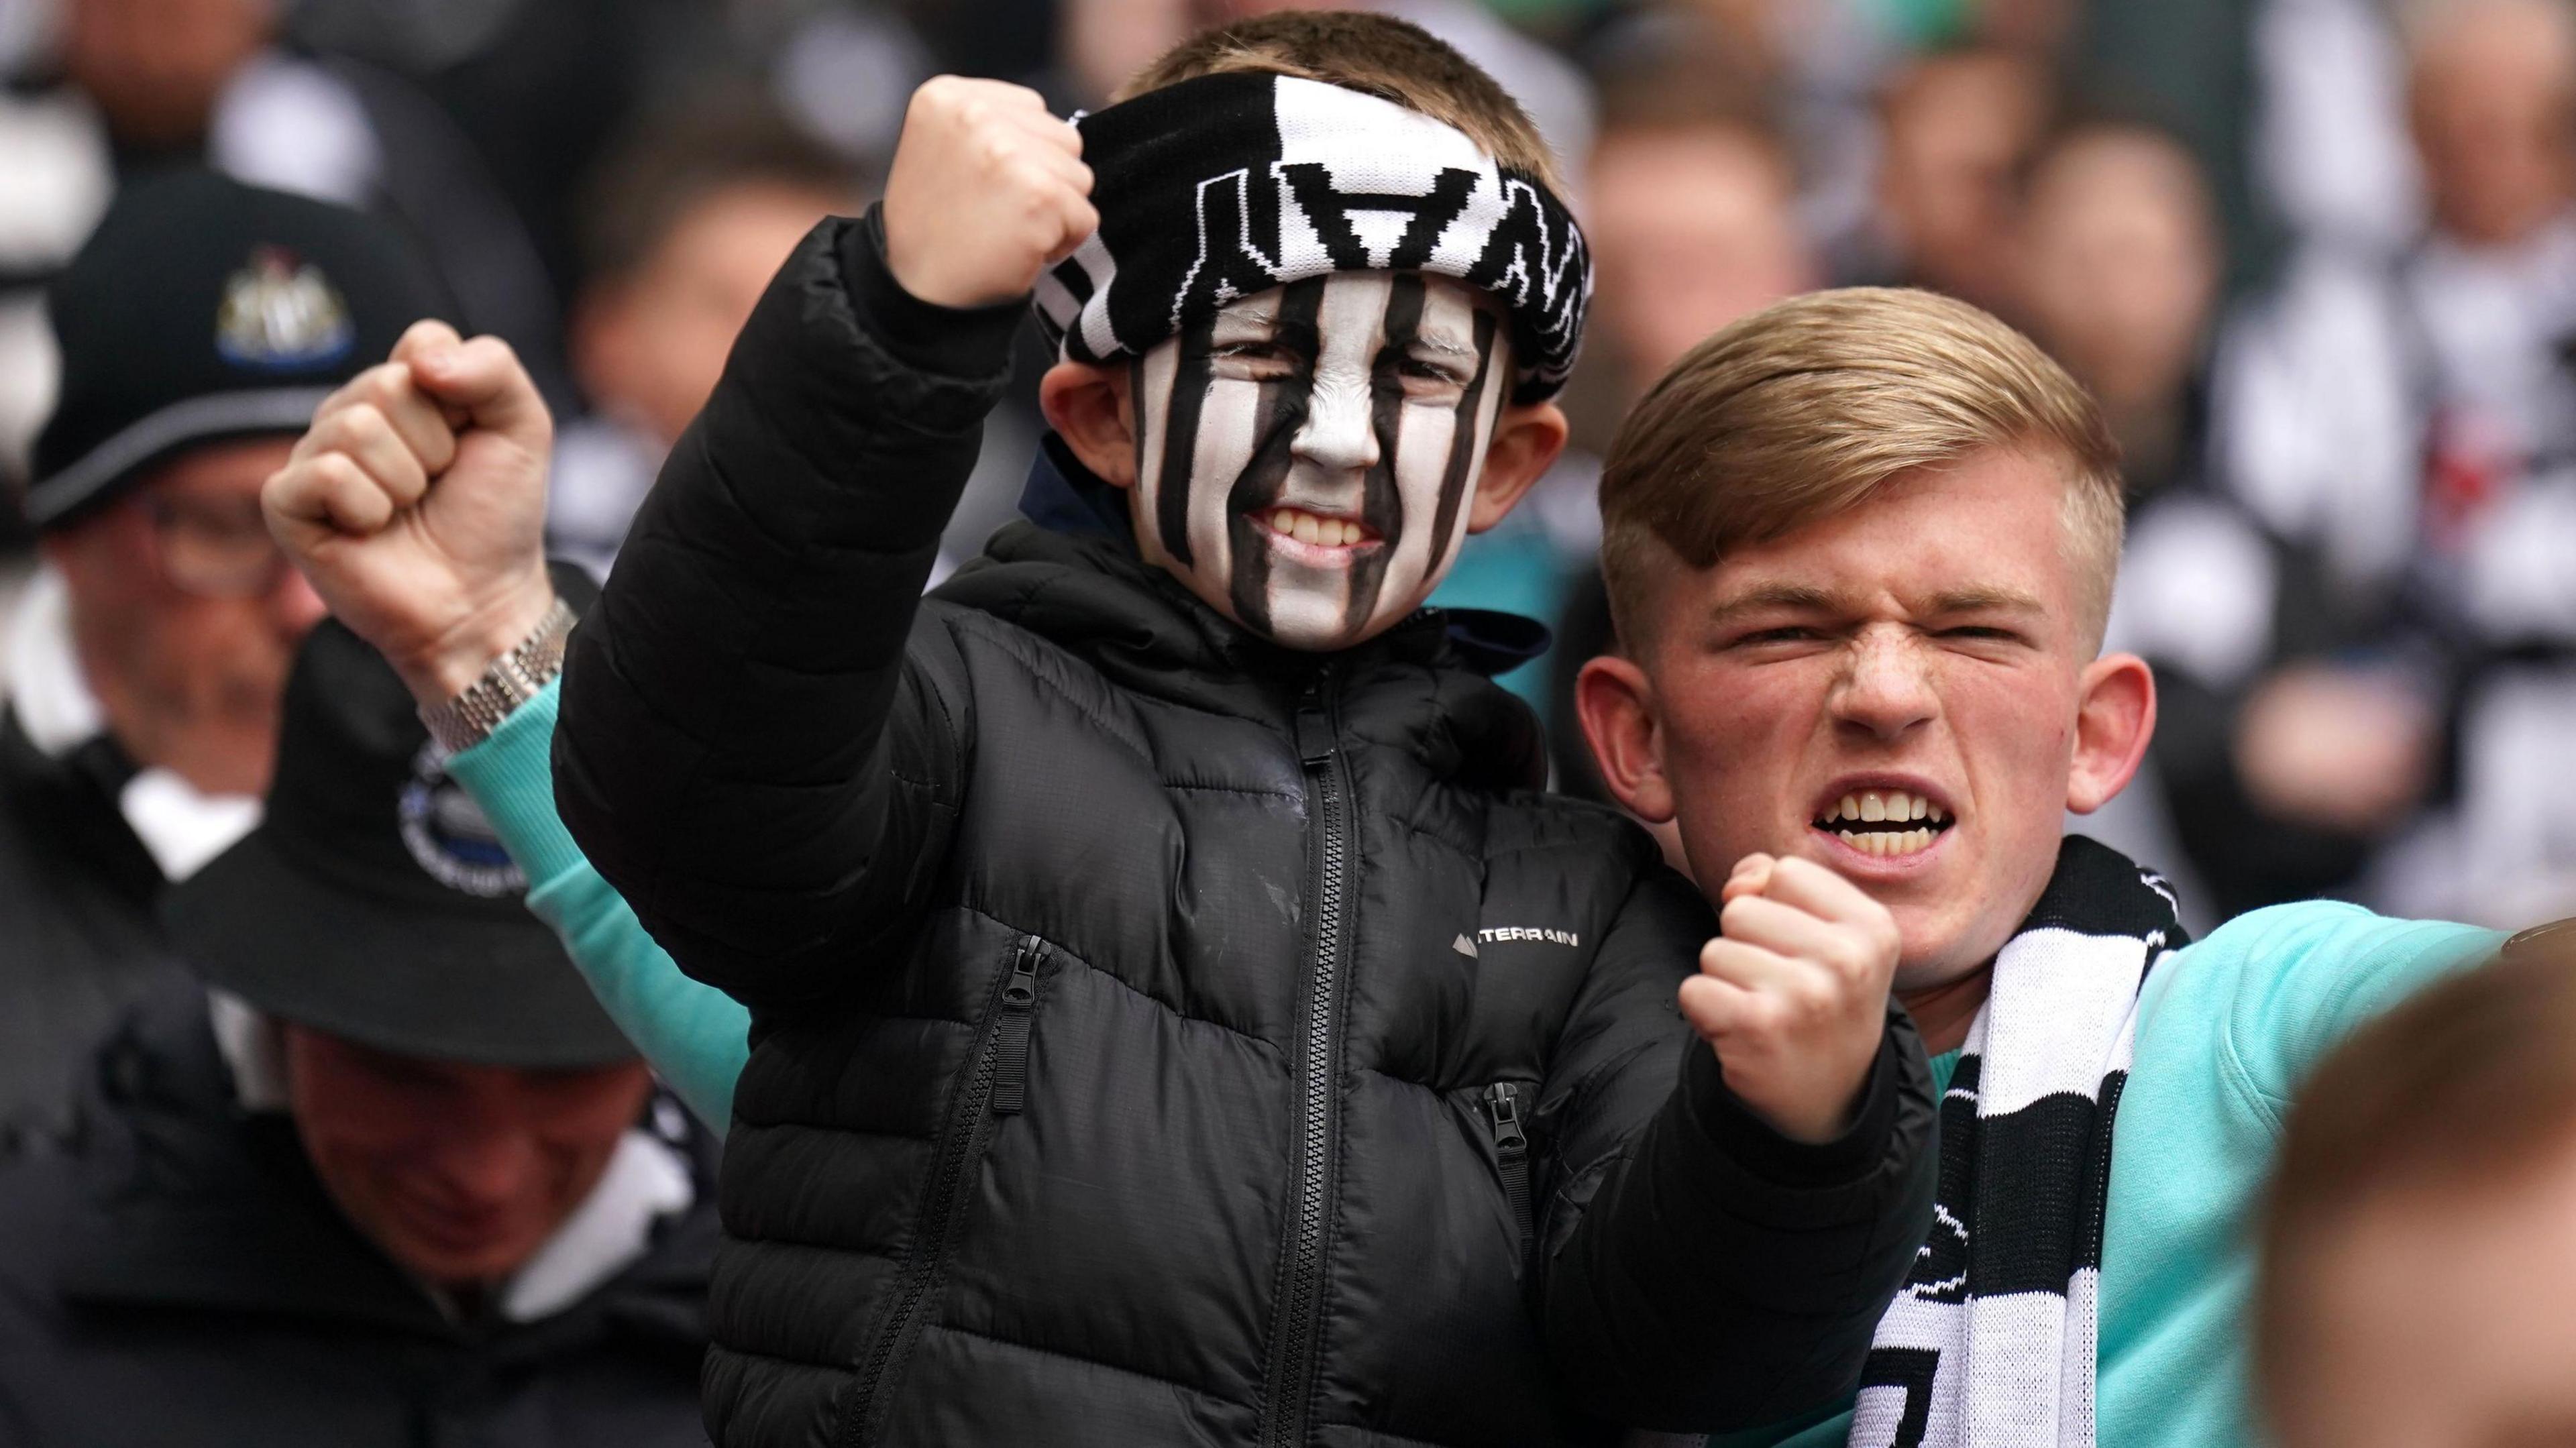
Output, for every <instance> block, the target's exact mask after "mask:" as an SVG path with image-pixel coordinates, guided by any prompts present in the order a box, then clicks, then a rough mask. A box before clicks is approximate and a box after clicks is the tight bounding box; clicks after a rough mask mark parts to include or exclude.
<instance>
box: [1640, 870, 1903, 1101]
mask: <svg viewBox="0 0 2576 1448" xmlns="http://www.w3.org/2000/svg"><path fill="white" fill-rule="evenodd" d="M1721 898H1722V900H1723V909H1722V910H1721V911H1720V912H1719V915H1718V921H1719V924H1720V925H1721V927H1722V928H1723V929H1724V930H1725V932H1726V933H1725V934H1723V935H1721V936H1719V937H1718V938H1717V939H1715V940H1712V941H1710V942H1709V943H1708V944H1707V946H1706V947H1705V948H1703V949H1702V950H1701V951H1700V953H1699V968H1700V973H1699V974H1698V975H1696V976H1694V977H1692V978H1691V979H1689V980H1687V981H1684V982H1682V988H1681V1009H1682V1014H1683V1016H1685V1017H1687V1018H1688V1019H1689V1021H1690V1023H1691V1027H1692V1029H1694V1030H1696V1031H1698V1032H1699V1034H1700V1036H1701V1038H1702V1039H1704V1040H1706V1041H1707V1042H1708V1043H1709V1045H1710V1046H1711V1047H1713V1048H1715V1050H1716V1051H1717V1059H1718V1062H1719V1064H1720V1065H1722V1066H1724V1067H1725V1068H1726V1084H1727V1086H1728V1087H1729V1088H1730V1089H1732V1090H1733V1091H1734V1092H1735V1094H1736V1096H1737V1098H1738V1099H1740V1100H1742V1101H1743V1102H1744V1104H1745V1105H1747V1106H1749V1107H1751V1108H1753V1111H1754V1113H1755V1114H1756V1115H1759V1116H1760V1117H1761V1118H1762V1119H1763V1120H1765V1121H1767V1122H1769V1123H1770V1124H1771V1125H1772V1126H1773V1128H1775V1129H1776V1130H1778V1131H1779V1132H1780V1134H1781V1135H1783V1136H1786V1137H1788V1138H1790V1139H1791V1140H1793V1141H1803V1142H1810V1143H1814V1142H1824V1141H1830V1140H1832V1139H1833V1138H1834V1137H1836V1136H1838V1135H1840V1134H1841V1133H1842V1131H1843V1130H1844V1129H1845V1128H1846V1127H1847V1126H1849V1125H1850V1122H1851V1114H1852V1109H1853V1107H1854V1106H1855V1105H1856V1104H1857V1103H1858V1100H1859V1097H1860V1093H1861V1088H1862V1087H1863V1086H1864V1085H1865V1084H1866V1083H1867V1082H1868V1080H1869V1073H1870V1067H1871V1065H1872V1064H1873V1063H1874V1062H1875V1061H1876V1060H1877V1059H1878V1048H1879V1042H1880V1040H1881V1039H1882V1037H1884V1035H1885V1034H1886V1030H1887V992H1888V987H1889V985H1890V984H1891V983H1892V982H1893V981H1894V980H1895V978H1896V957H1897V953H1898V951H1899V948H1900V946H1901V944H1902V941H1901V939H1900V937H1899V936H1898V934H1897V929H1896V917H1895V916H1894V915H1892V914H1890V913H1888V909H1887V907H1886V906H1884V905H1881V904H1880V903H1878V902H1877V901H1876V900H1874V899H1872V898H1870V896H1869V895H1868V893H1867V892H1865V891H1863V890H1862V889H1861V888H1860V887H1859V886H1857V885H1855V884H1853V883H1851V882H1850V881H1849V880H1846V879H1844V878H1843V877H1842V876H1840V875H1837V874H1835V873H1834V872H1833V871H1832V870H1829V869H1827V868H1826V867H1824V866H1823V865H1819V864H1817V863H1815V862H1814V861H1812V860H1801V859H1797V858H1795V857H1790V858H1783V859H1774V858H1773V857H1772V856H1769V855H1747V856H1745V857H1744V858H1743V859H1741V860H1739V861H1737V862H1736V865H1735V873H1734V874H1732V875H1730V876H1728V877H1727V881H1726V885H1725V888H1724V890H1723V891H1722V892H1721Z"/></svg>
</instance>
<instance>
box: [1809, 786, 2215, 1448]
mask: <svg viewBox="0 0 2576 1448" xmlns="http://www.w3.org/2000/svg"><path fill="white" fill-rule="evenodd" d="M2188 943H2189V940H2188V938H2187V937H2186V935H2185V934H2184V932H2183V929H2182V927H2181V925H2180V924H2179V923H2178V922H2177V921H2176V918H2175V902H2174V898H2173V895H2172V892H2171V890H2170V889H2169V888H2168V887H2167V886H2166V885H2165V883H2164V881H2163V880H2162V879H2161V878H2160V877H2158V876H2157V875H2156V874H2155V873H2153V872H2152V871H2148V870H2143V869H2140V868H2139V867H2138V866H2137V865H2135V864H2133V863H2131V862H2130V861H2129V860H2128V859H2127V858H2126V857H2125V856H2123V855H2121V854H2119V853H2118V852H2116V851H2114V850H2111V849H2108V848H2106V847H2104V846H2102V845H2098V844H2095V843H2094V842H2093V841H2091V840H2088V839H2085V838H2083V837H2082V836H2080V835H2070V836H2068V837H2067V839H2066V842H2065V844H2064V845H2063V846H2062V847H2061V848H2060V850H2059V853H2058V858H2057V869H2056V872H2055V873H2054V874H2053V875H2051V876H2050V878H2049V882H2048V888H2047V889H2046V890H2045V891H2043V892H2042V893H2041V895H2040V899H2039V904H2038V905H2037V906H2036V907H2035V908H2034V909H2033V910H2032V911H2031V914H2030V917H2029V919H2027V920H2026V921H2024V922H2023V924H2022V926H2021V928H2020V929H2019V930H2018V931H2016V932H2015V933H2014V934H2013V937H2012V939H2011V940H2009V941H2007V942H2006V943H2005V945H2004V948H2003V950H2002V951H2001V953H1999V954H1998V955H1997V956H1996V957H1995V964H1994V983H1993V988H1992V993H1991V994H1990V995H1989V996H1988V997H1987V999H1986V1004H1985V1006H1984V1007H1983V1008H1982V1009H1981V1010H1979V1011H1978V1013H1977V1019H1976V1021H1975V1023H1974V1024H1973V1025H1972V1026H1971V1027H1970V1028H1969V1032H1968V1040H1967V1044H1966V1047H1965V1048H1964V1050H1963V1051H1962V1053H1961V1055H1960V1058H1959V1065H1958V1070H1957V1071H1956V1072H1955V1073H1954V1074H1953V1075H1952V1076H1951V1078H1950V1085H1949V1089H1948V1090H1947V1091H1946V1092H1945V1093H1944V1094H1943V1097H1942V1100H1941V1185H1940V1195H1939V1198H1938V1204H1937V1206H1936V1207H1935V1209H1934V1214H1933V1226H1932V1232H1931V1235H1930V1236H1929V1237H1928V1238H1927V1239H1926V1241H1925V1243H1924V1245H1923V1248H1922V1250H1921V1253H1920V1254H1919V1255H1918V1256H1917V1257H1916V1259H1915V1264H1914V1272H1913V1275H1912V1276H1911V1277H1910V1278H1909V1279H1908V1280H1907V1282H1906V1285H1905V1287H1904V1289H1903V1290H1902V1291H1900V1292H1899V1293H1898V1294H1897V1296H1896V1300H1895V1302H1894V1303H1892V1304H1891V1305H1890V1306H1889V1307H1888V1310H1887V1315H1886V1316H1885V1317H1883V1318H1881V1319H1880V1320H1879V1325H1878V1332H1877V1334H1876V1336H1875V1338H1874V1339H1873V1340H1872V1343H1871V1348H1870V1355H1869V1361H1868V1365H1867V1366H1866V1367H1865V1368H1864V1369H1863V1370H1862V1375H1861V1391H1860V1401H1859V1404H1858V1407H1857V1408H1856V1410H1855V1411H1854V1413H1853V1416H1852V1427H1851V1437H1850V1442H1851V1443H1852V1445H1853V1448H1957V1445H1966V1444H1974V1445H1976V1448H2091V1445H2092V1443H2093V1441H2094V1418H2093V1372H2094V1348H2095V1343H2096V1340H2097V1336H2098V1333H2097V1317H2096V1313H2097V1310H2098V1298H2099V1290H2100V1281H2101V1270H2102V1212H2103V1202H2104V1196H2105V1192H2106V1190H2107V1188H2108V1186H2109V1184H2110V1179H2111V1126H2112V1117H2113V1115H2114V1113H2116V1112H2117V1111H2118V1109H2119V1104H2120V1091H2121V1087H2122V1085H2123V1084H2124V1083H2125V1082H2126V1081H2127V1079H2128V1071H2129V1059H2130V1052H2131V1049H2132V1047H2133V1046H2134V1044H2135V1041H2136V1036H2137V1007H2138V991H2139V987H2140V986H2141V985H2143V984H2144V982H2145V980H2146V976H2147V971H2148V970H2149V969H2150V968H2151V967H2153V966H2154V964H2155V963H2156V962H2157V961H2158V960H2160V959H2162V958H2163V957H2164V956H2165V955H2166V954H2167V953H2168V952H2170V951H2172V950H2174V949H2177V948H2179V947H2181V946H2183V945H2185V944H2188Z"/></svg>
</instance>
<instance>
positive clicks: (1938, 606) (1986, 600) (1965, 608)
mask: <svg viewBox="0 0 2576 1448" xmlns="http://www.w3.org/2000/svg"><path fill="white" fill-rule="evenodd" d="M1917 612H1920V613H1926V614H1943V613H2046V612H2048V605H2046V604H2044V603H2041V602H2040V601H2039V600H2038V599H2036V598H2033V597H2031V596H2030V595H2029V594H2027V593H2024V592H2022V591H2021V590H2020V589H2017V588H1954V589H1951V590H1949V591H1947V592H1944V593H1936V594H1934V595H1932V596H1931V597H1930V598H1929V599H1926V600H1925V601H1924V606H1923V607H1922V608H1921V609H1919V610H1917Z"/></svg>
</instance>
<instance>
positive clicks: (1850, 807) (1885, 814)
mask: <svg viewBox="0 0 2576 1448" xmlns="http://www.w3.org/2000/svg"><path fill="white" fill-rule="evenodd" d="M1949 817H1950V816H1949V814H1948V812H1947V811H1945V810H1943V809H1942V808H1941V807H1940V806H1939V805H1936V804H1934V803H1933V802H1932V801H1930V800H1928V799H1925V798H1924V797H1923V796H1921V795H1919V794H1914V793H1911V792H1909V791H1906V790H1901V789H1869V790H1863V791H1861V792H1860V793H1858V794H1847V795H1844V796H1843V797H1842V798H1841V799H1840V800H1839V801H1837V802H1836V803H1835V805H1834V806H1833V807H1832V808H1830V809H1827V810H1826V811H1825V816H1824V822H1825V823H1827V824H1831V823H1832V822H1833V821H1835V820H1857V821H1860V822H1862V823H1864V824H1881V823H1887V822H1894V823H1900V824H1901V823H1903V822H1905V821H1907V820H1920V819H1928V820H1930V821H1931V822H1932V823H1934V824H1936V825H1937V824H1943V823H1946V822H1947V821H1948V820H1949Z"/></svg>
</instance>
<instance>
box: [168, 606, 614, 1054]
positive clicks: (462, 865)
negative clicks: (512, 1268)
mask: <svg viewBox="0 0 2576 1448" xmlns="http://www.w3.org/2000/svg"><path fill="white" fill-rule="evenodd" d="M554 572H555V587H556V589H557V591H558V592H560V593H562V594H563V596H564V598H565V600H566V601H567V602H571V603H574V604H575V605H576V606H578V605H582V604H586V603H587V602H588V601H589V599H590V598H591V597H592V596H593V594H594V593H595V590H594V589H592V588H591V587H590V585H589V583H588V580H586V579H582V578H580V577H579V576H578V574H577V572H576V570H573V569H571V568H568V567H565V566H563V565H557V566H556V568H555V570H554ZM526 891H527V881H526V879H525V877H524V876H522V875H521V874H520V873H519V870H518V867H517V866H515V865H513V864H512V863H511V862H510V859H509V856H508V855H506V854H505V853H503V852H502V850H501V847H500V845H499V843H498V842H497V841H496V840H495V839H494V838H493V836H492V832H491V829H490V826H489V825H488V824H486V823H485V821H484V819H483V815H482V811H480V810H479V809H477V808H475V806H474V803H473V801H472V800H471V799H470V798H468V797H467V796H466V794H465V792H464V790H463V788H462V787H460V786H459V785H458V784H457V783H456V782H455V781H454V780H453V779H451V778H449V777H448V774H447V771H446V768H445V763H444V759H443V758H442V756H441V755H440V753H439V751H438V748H437V746H436V745H434V744H432V743H431V742H430V738H429V731H428V730H426V729H425V728H423V727H422V726H421V722H420V719H419V716H418V715H417V714H416V713H414V712H413V706H412V698H411V694H410V692H409V691H408V690H406V689H405V688H404V687H403V684H402V681H401V680H400V679H398V678H397V677H395V675H394V672H393V669H392V668H391V667H390V666H389V665H387V664H386V663H385V661H384V660H383V659H382V658H381V657H379V656H378V655H377V653H376V651H375V650H374V649H372V648H369V647H368V646H367V645H366V644H365V643H363V642H361V641H360V640H359V639H358V637H357V636H356V635H355V634H352V633H350V632H349V631H348V630H347V629H345V628H343V627H341V626H340V624H339V623H338V622H337V621H335V620H327V619H326V620H324V621H323V622H322V624H321V625H320V626H318V627H316V628H315V629H314V630H313V634H312V636H311V637H310V638H309V639H307V640H306V641H305V644H304V647H303V650H302V652H300V653H299V654H297V656H296V660H295V671H294V673H293V675H292V676H291V677H290V678H289V680H288V682H287V686H286V704H285V713H284V717H283V719H282V720H281V721H280V728H279V734H278V748H277V773H276V777H275V779H274V781H273V782H272V783H271V784H270V786H269V790H268V801H267V811H266V814H265V816H264V817H263V818H262V820H261V822H260V826H259V828H258V829H255V830H253V831H252V832H251V833H250V834H249V835H248V836H247V837H245V838H244V839H243V840H242V841H241V843H239V844H237V845H235V846H233V848H231V849H230V850H227V851H225V852H224V853H223V854H222V855H220V856H218V857H217V858H216V859H215V860H214V862H213V863H211V864H209V865H207V866H206V867H205V868H204V869H203V870H201V871H199V872H197V873H196V874H195V875H193V876H191V877H189V878H188V879H187V880H186V881H185V882H183V883H181V884H179V885H177V886H174V887H173V888H172V889H171V890H170V892H169V895H168V897H167V899H166V900H165V902H164V904H163V907H162V914H163V918H164V920H165V922H166V923H167V924H168V926H169V928H170V934H171V939H172V941H173V943H174V944H175V945H176V946H177V948H178V950H179V952H180V953H181V955H183V956H184V957H185V958H186V959H187V960H188V961H189V962H190V963H191V964H193V965H194V966H195V967H196V968H197V969H198V971H199V972H200V973H201V974H202V975H203V976H204V977H205V979H206V980H207V982H208V983H209V984H212V985H214V986H216V987H218V988H220V989H223V990H226V991H229V992H231V993H232V994H234V995H236V996H239V997H240V998H241V999H242V1000H244V1001H246V1002H248V1003H249V1004H250V1005H252V1006H253V1007H255V1008H257V1009H259V1010H261V1011H263V1012H265V1013H267V1014H269V1015H271V1016H274V1017H276V1018H278V1019H280V1020H284V1021H291V1022H294V1023H296V1024H298V1025H303V1026H309V1027H312V1028H313V1029H316V1030H320V1031H327V1032H329V1033H330V1034H332V1035H335V1036H342V1037H346V1038H347V1039H349V1040H353V1041H357V1042H359V1043H361V1044H364V1045H369V1046H374V1047H376V1048H378V1049H380V1050H385V1051H391V1052H395V1053H397V1054H401V1055H407V1056H424V1057H430V1058H434V1059H438V1060H448V1061H465V1062H473V1063H477V1064H482V1065H495V1066H518V1067H531V1068H572V1067H584V1066H599V1065H606V1064H609V1063H611V1062H616V1061H624V1060H631V1059H633V1058H634V1056H635V1054H636V1052H635V1048H634V1047H633V1046H631V1045H629V1044H628V1043H627V1041H626V1038H625V1037H624V1036H623V1035H621V1034H619V1033H618V1030H617V1027H616V1026H615V1025H613V1024H611V1023H610V1021H609V1019H608V1016H607V1014H606V1012H604V1011H602V1010H601V1009H600V1006H599V1003H598V1002H597V1001H596V1000H594V999H593V998H592V997H591V993H590V987H589V986H588V984H587V983H585V982H584V981H583V980H582V978H581V976H580V974H579V972H577V971H576V970H574V968H573V965H572V962H571V960H570V959H568V958H567V957H566V956H565V955H564V951H563V947H562V946H561V945H560V944H559V943H557V941H556V940H555V936H554V932H553V931H551V930H550V929H548V928H547V927H546V926H545V925H544V924H543V923H541V922H540V921H539V920H538V919H537V918H536V917H535V916H533V915H531V914H529V913H528V910H527V906H526V905H525V903H524V901H523V897H524V895H525V894H526Z"/></svg>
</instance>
